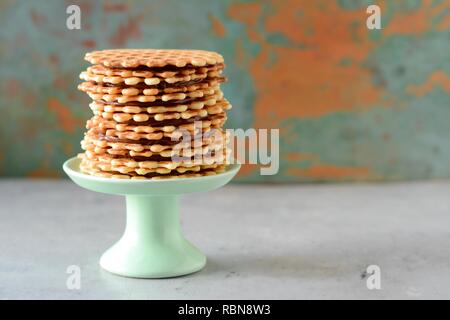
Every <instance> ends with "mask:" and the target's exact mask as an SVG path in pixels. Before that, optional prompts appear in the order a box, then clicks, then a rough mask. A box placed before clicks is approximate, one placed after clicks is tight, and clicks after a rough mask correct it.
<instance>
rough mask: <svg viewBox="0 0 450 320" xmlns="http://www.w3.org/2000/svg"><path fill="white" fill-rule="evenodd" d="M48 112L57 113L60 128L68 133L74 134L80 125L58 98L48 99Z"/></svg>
mask: <svg viewBox="0 0 450 320" xmlns="http://www.w3.org/2000/svg"><path fill="white" fill-rule="evenodd" d="M47 104H48V110H49V111H51V112H53V113H55V114H56V117H57V118H58V124H59V126H60V127H61V128H62V129H63V130H64V131H66V132H69V133H73V132H74V131H75V130H76V129H77V128H78V127H79V126H80V123H79V121H77V120H76V119H75V117H74V116H73V114H72V111H71V110H70V108H69V107H67V106H65V105H64V104H63V103H62V102H61V101H59V100H58V99H56V98H49V99H48V102H47Z"/></svg>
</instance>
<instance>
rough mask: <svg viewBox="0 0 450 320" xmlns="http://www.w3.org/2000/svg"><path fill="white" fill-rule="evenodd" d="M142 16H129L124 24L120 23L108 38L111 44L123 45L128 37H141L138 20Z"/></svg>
mask: <svg viewBox="0 0 450 320" xmlns="http://www.w3.org/2000/svg"><path fill="white" fill-rule="evenodd" d="M141 19H142V16H139V17H129V18H128V21H127V23H126V24H122V25H120V26H119V27H118V28H117V30H116V32H115V33H114V35H113V36H112V37H111V38H110V39H109V41H110V43H111V45H113V46H116V47H122V46H124V45H125V44H126V43H127V41H128V40H129V39H133V38H134V39H138V38H140V37H141V30H140V28H139V22H140V20H141Z"/></svg>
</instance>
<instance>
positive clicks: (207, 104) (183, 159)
mask: <svg viewBox="0 0 450 320" xmlns="http://www.w3.org/2000/svg"><path fill="white" fill-rule="evenodd" d="M86 60H88V61H89V62H91V63H93V64H94V65H93V66H90V67H89V68H88V69H87V70H86V71H84V72H82V73H81V74H80V78H81V79H83V80H84V81H85V82H83V83H81V84H80V85H79V86H78V88H79V89H80V90H81V91H84V92H86V93H87V94H88V95H89V96H90V97H91V98H92V100H93V102H92V103H91V104H90V105H89V106H90V108H91V109H92V111H93V113H94V116H93V117H92V118H91V119H89V120H88V121H87V123H86V128H87V129H88V130H87V132H86V133H85V136H84V139H83V140H82V141H81V146H82V149H83V150H84V153H83V154H80V158H81V165H80V168H81V170H82V171H83V172H86V173H88V174H92V175H96V176H101V177H109V178H125V179H163V178H164V179H167V178H183V177H196V176H203V175H212V174H217V173H219V172H223V170H224V169H225V165H226V163H227V158H228V156H229V153H230V151H229V148H228V143H229V137H228V136H227V135H226V132H225V131H224V130H223V129H222V127H223V125H224V123H225V121H226V119H227V116H226V111H227V110H229V109H230V108H231V105H230V103H229V102H228V101H227V100H225V99H224V98H223V93H222V91H221V90H220V83H221V82H223V81H225V78H224V77H222V76H221V73H222V70H223V68H224V63H223V58H222V56H221V55H220V54H217V53H214V52H207V51H199V50H154V49H136V50H133V49H130V50H129V49H123V50H122V49H120V50H103V51H96V52H91V53H88V54H86ZM186 134H187V137H186ZM182 138H184V139H182ZM186 138H190V139H186Z"/></svg>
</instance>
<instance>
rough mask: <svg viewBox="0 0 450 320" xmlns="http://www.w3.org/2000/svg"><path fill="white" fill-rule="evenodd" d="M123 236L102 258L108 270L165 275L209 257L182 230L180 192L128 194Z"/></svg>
mask: <svg viewBox="0 0 450 320" xmlns="http://www.w3.org/2000/svg"><path fill="white" fill-rule="evenodd" d="M126 207H127V220H126V227H125V232H124V234H123V236H122V238H121V239H120V240H119V241H118V242H117V243H116V244H115V245H114V246H112V247H111V248H110V249H109V250H107V251H106V252H105V253H104V254H103V256H102V257H101V259H100V265H101V266H102V268H104V269H106V270H107V271H109V272H112V273H115V274H119V275H123V276H128V277H137V278H164V277H173V276H179V275H184V274H188V273H192V272H195V271H198V270H200V269H202V268H203V267H204V265H205V263H206V257H205V256H204V255H203V254H202V253H201V252H200V251H199V250H198V249H197V248H195V247H194V246H193V245H192V244H190V243H189V242H188V241H187V240H186V239H185V238H184V237H183V234H182V231H181V226H180V218H179V209H178V195H167V196H166V195H157V196H156V195H155V196H148V195H127V196H126Z"/></svg>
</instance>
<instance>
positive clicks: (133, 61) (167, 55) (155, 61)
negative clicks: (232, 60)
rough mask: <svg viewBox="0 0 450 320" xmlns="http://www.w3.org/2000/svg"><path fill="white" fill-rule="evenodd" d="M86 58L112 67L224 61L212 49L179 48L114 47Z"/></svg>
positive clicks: (90, 53)
mask: <svg viewBox="0 0 450 320" xmlns="http://www.w3.org/2000/svg"><path fill="white" fill-rule="evenodd" d="M85 59H86V60H87V61H89V62H90V63H92V64H101V65H103V66H105V67H110V68H137V67H141V66H144V67H149V68H154V67H165V66H175V67H185V66H186V65H192V66H196V67H203V66H206V65H214V64H217V63H223V57H222V56H221V55H220V54H218V53H216V52H211V51H204V50H177V49H112V50H101V51H94V52H89V53H87V54H86V56H85Z"/></svg>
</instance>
